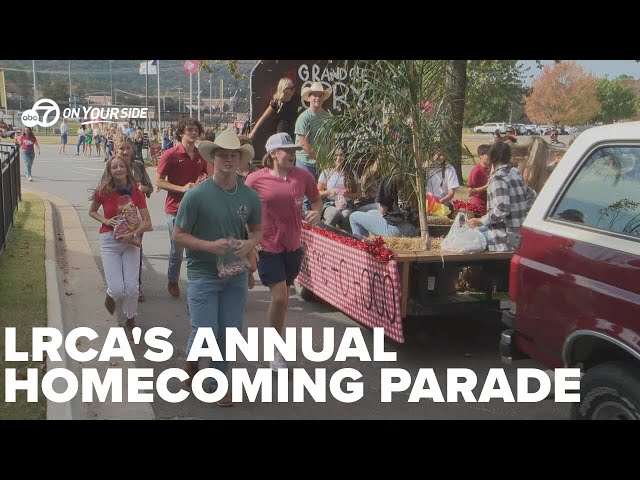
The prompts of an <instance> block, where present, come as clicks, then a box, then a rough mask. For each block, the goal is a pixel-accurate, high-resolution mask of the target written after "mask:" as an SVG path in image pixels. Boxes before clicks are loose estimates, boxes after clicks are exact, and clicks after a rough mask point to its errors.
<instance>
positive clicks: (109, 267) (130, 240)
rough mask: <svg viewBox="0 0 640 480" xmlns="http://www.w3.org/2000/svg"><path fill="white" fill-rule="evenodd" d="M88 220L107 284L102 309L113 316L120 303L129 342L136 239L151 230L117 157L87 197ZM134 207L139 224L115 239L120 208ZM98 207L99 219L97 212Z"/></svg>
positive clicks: (130, 175) (136, 274)
mask: <svg viewBox="0 0 640 480" xmlns="http://www.w3.org/2000/svg"><path fill="white" fill-rule="evenodd" d="M91 200H92V203H91V207H90V208H89V216H90V217H91V218H93V219H95V220H97V221H98V222H100V223H101V224H102V226H101V227H100V256H101V257H102V265H103V268H104V276H105V280H106V281H107V295H106V297H105V301H104V306H105V307H106V309H107V311H108V312H109V313H110V314H111V315H113V312H114V311H115V308H116V301H117V300H118V299H120V298H122V299H123V302H122V309H123V311H124V314H125V317H126V318H127V323H126V325H125V330H126V332H127V337H128V338H129V339H130V340H132V339H133V333H132V331H133V327H134V326H135V325H134V321H135V317H136V315H137V313H138V278H139V270H138V268H139V264H140V240H139V239H140V235H141V234H142V233H143V232H145V231H147V230H150V229H151V217H150V216H149V210H148V209H147V201H146V199H145V196H144V194H143V193H142V192H141V191H140V190H139V189H138V187H137V186H136V183H135V178H134V176H133V172H132V170H131V167H130V166H129V165H128V164H127V162H126V161H125V160H124V159H123V158H122V157H120V156H116V157H113V158H111V159H110V160H109V161H108V162H107V174H106V176H105V178H104V179H103V180H102V181H101V182H100V183H99V184H98V186H97V187H96V189H95V191H94V192H93V195H92V196H91ZM131 205H134V206H135V207H137V210H138V211H139V212H140V216H141V217H142V221H141V222H140V221H139V220H138V222H137V223H138V224H137V226H135V228H133V230H132V231H130V232H128V233H126V234H124V235H122V236H119V237H118V238H116V234H115V232H114V227H116V226H117V225H118V222H119V221H122V217H123V215H122V212H123V206H125V207H131ZM100 206H102V212H103V214H102V215H101V214H100V213H98V209H99V208H100Z"/></svg>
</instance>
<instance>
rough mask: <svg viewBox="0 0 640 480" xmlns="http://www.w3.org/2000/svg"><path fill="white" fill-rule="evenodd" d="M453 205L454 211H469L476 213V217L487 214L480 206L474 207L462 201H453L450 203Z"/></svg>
mask: <svg viewBox="0 0 640 480" xmlns="http://www.w3.org/2000/svg"><path fill="white" fill-rule="evenodd" d="M451 203H452V204H453V208H455V209H456V210H469V211H470V212H473V213H477V214H478V215H484V214H485V213H487V209H486V208H484V207H482V206H480V205H475V204H473V203H471V202H465V201H463V200H453V201H452V202H451Z"/></svg>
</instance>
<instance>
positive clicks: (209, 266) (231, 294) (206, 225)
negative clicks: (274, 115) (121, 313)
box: [173, 130, 262, 406]
mask: <svg viewBox="0 0 640 480" xmlns="http://www.w3.org/2000/svg"><path fill="white" fill-rule="evenodd" d="M198 148H199V150H200V153H201V154H202V156H203V157H204V158H205V159H206V161H207V162H211V163H213V166H214V174H213V176H212V177H211V178H209V179H207V180H205V181H204V182H202V183H200V184H198V185H196V186H195V187H193V188H191V189H190V190H189V191H188V192H187V193H186V195H185V196H184V198H183V199H182V203H181V204H180V208H179V210H178V216H177V217H176V224H175V227H174V231H173V240H174V242H175V243H176V244H178V245H180V246H182V247H183V248H186V250H187V278H188V279H189V288H188V301H189V314H190V317H191V334H190V335H189V340H188V342H187V350H186V351H187V357H188V354H189V352H190V350H191V345H192V343H193V340H194V338H195V336H196V333H197V331H198V328H201V327H208V328H212V329H213V333H214V335H215V337H216V341H217V343H218V348H219V349H220V352H221V353H222V356H223V358H225V359H226V351H225V343H226V335H225V334H226V329H227V328H235V329H238V330H241V329H242V322H243V315H244V308H245V302H246V299H247V291H248V288H247V270H246V268H245V266H243V260H246V257H247V255H248V254H249V253H250V252H252V251H253V249H254V248H255V247H256V245H258V243H259V242H260V240H261V239H262V204H261V203H260V198H259V197H258V194H257V193H256V192H255V191H254V190H252V189H251V188H249V187H247V186H245V185H244V184H243V183H242V182H241V181H239V180H238V177H237V175H236V170H237V169H238V166H239V165H240V161H241V158H242V160H243V161H246V160H251V159H253V155H254V151H253V147H252V146H251V145H249V144H246V145H240V140H239V139H238V136H237V135H236V133H235V132H234V131H232V130H225V131H224V132H222V133H221V134H220V135H219V136H218V138H216V140H215V142H210V141H203V142H200V144H199V147H198ZM247 229H248V231H249V238H248V239H246V231H247ZM211 368H215V369H217V370H219V371H220V372H222V374H224V375H226V374H227V372H228V370H229V365H228V363H227V362H226V360H223V361H219V362H213V361H212V362H211ZM185 371H186V372H187V373H188V374H189V379H188V380H187V381H186V382H185V383H187V385H190V384H191V379H192V378H193V376H194V375H195V374H196V372H197V371H198V361H197V359H188V361H187V363H186V366H185ZM210 387H211V389H212V391H215V390H217V388H218V384H217V382H216V380H215V379H210ZM231 404H232V402H231V389H228V390H227V392H226V394H225V395H224V397H223V398H221V399H220V400H219V401H218V405H220V406H230V405H231Z"/></svg>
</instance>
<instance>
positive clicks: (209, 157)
mask: <svg viewBox="0 0 640 480" xmlns="http://www.w3.org/2000/svg"><path fill="white" fill-rule="evenodd" d="M219 148H223V149H225V150H238V151H239V152H240V161H241V162H250V161H251V160H253V156H254V155H255V152H254V150H253V147H252V146H251V145H250V144H248V143H247V144H245V145H240V139H239V138H238V135H236V133H235V132H234V131H233V130H225V131H223V132H222V133H221V134H220V135H218V136H217V137H216V140H215V141H214V142H210V141H208V140H204V141H202V142H200V143H199V144H198V151H199V152H200V155H202V158H204V159H205V160H206V161H207V162H209V163H212V162H213V155H214V153H215V151H216V150H218V149H219Z"/></svg>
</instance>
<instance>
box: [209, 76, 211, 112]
mask: <svg viewBox="0 0 640 480" xmlns="http://www.w3.org/2000/svg"><path fill="white" fill-rule="evenodd" d="M209 123H211V74H209Z"/></svg>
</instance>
